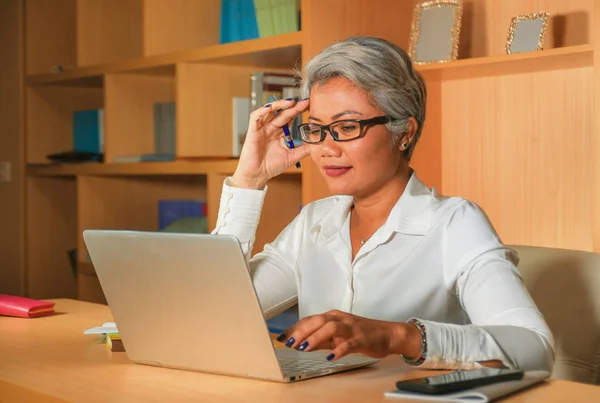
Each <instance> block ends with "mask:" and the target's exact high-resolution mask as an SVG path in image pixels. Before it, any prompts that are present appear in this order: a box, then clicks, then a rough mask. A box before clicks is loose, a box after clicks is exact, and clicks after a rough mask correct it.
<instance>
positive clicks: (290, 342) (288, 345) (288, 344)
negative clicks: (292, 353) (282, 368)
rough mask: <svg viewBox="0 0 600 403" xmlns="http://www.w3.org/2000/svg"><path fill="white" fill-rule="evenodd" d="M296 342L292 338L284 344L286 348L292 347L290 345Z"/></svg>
mask: <svg viewBox="0 0 600 403" xmlns="http://www.w3.org/2000/svg"><path fill="white" fill-rule="evenodd" d="M295 342H296V339H294V338H293V337H290V338H289V339H288V341H287V343H285V346H286V347H292V344H294V343H295Z"/></svg>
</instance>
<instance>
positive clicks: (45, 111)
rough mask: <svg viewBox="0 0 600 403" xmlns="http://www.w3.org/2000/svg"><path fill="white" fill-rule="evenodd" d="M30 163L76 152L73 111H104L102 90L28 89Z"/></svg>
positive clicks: (28, 150)
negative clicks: (74, 147) (49, 155)
mask: <svg viewBox="0 0 600 403" xmlns="http://www.w3.org/2000/svg"><path fill="white" fill-rule="evenodd" d="M26 94H27V99H26V104H27V115H26V123H27V126H26V133H27V134H26V135H27V137H26V138H27V142H26V144H27V146H26V147H27V157H26V158H27V162H28V163H38V164H39V163H47V162H49V161H48V158H47V155H48V154H52V153H58V152H65V151H72V150H73V112H74V111H77V110H88V109H99V108H103V104H104V94H103V89H102V88H83V87H46V86H42V87H29V88H27V90H26Z"/></svg>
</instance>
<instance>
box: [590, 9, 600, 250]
mask: <svg viewBox="0 0 600 403" xmlns="http://www.w3.org/2000/svg"><path fill="white" fill-rule="evenodd" d="M592 43H593V44H594V67H593V84H592V91H593V94H594V98H593V99H594V104H593V109H592V116H593V117H594V119H593V128H592V130H593V131H592V144H591V147H592V150H593V151H592V153H593V155H594V159H593V162H592V163H593V184H594V186H593V190H592V193H593V196H592V197H593V199H592V201H593V206H594V211H593V215H592V216H591V220H592V223H593V224H592V225H593V237H594V246H593V251H594V252H596V253H600V186H598V184H600V96H599V95H598V94H600V6H598V4H596V7H594V13H593V40H592Z"/></svg>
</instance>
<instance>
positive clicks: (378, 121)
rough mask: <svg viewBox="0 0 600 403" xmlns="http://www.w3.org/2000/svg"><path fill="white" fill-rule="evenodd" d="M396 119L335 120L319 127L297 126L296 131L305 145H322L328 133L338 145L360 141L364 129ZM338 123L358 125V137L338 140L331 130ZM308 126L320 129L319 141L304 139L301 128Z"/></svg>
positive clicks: (379, 117) (311, 124) (307, 124)
mask: <svg viewBox="0 0 600 403" xmlns="http://www.w3.org/2000/svg"><path fill="white" fill-rule="evenodd" d="M395 120H396V119H392V118H390V117H389V116H376V117H374V118H370V119H342V120H336V121H335V122H331V123H330V124H328V125H320V124H318V123H303V124H301V125H298V131H299V133H300V138H301V140H302V141H303V142H304V143H306V144H319V143H322V142H323V141H325V139H326V138H327V132H329V134H330V135H331V138H332V139H333V141H337V142H340V143H343V142H346V141H353V140H357V139H360V138H362V137H364V136H365V132H366V131H365V128H366V127H368V126H374V125H384V124H387V123H390V122H393V121H395ZM340 122H353V123H358V124H359V126H360V129H359V130H360V133H359V135H358V136H356V137H352V138H351V139H346V140H340V138H339V137H338V134H337V133H336V132H335V131H333V130H331V126H333V125H336V124H338V123H340ZM308 126H317V127H318V128H319V129H321V138H320V139H319V141H308V140H306V139H305V138H304V134H303V130H302V128H303V127H308Z"/></svg>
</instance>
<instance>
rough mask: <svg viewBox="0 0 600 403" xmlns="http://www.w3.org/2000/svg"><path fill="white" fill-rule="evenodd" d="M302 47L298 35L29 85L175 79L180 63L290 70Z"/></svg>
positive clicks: (32, 78) (37, 77) (42, 77)
mask: <svg viewBox="0 0 600 403" xmlns="http://www.w3.org/2000/svg"><path fill="white" fill-rule="evenodd" d="M301 44H302V32H301V31H298V32H292V33H289V34H283V35H276V36H270V37H266V38H259V39H251V40H246V41H240V42H234V43H227V44H222V45H213V46H206V47H202V48H198V49H193V50H186V51H180V52H175V53H170V54H166V55H156V56H148V57H140V58H134V59H129V60H124V61H119V62H114V63H106V64H100V65H96V66H90V67H82V68H77V69H73V70H66V71H62V72H60V73H55V74H34V75H29V76H28V77H27V84H30V85H36V84H37V85H40V84H64V85H82V86H101V85H102V76H103V75H104V74H108V73H133V72H135V73H143V74H150V75H173V74H174V72H175V65H176V64H177V63H194V62H198V63H200V62H203V63H226V64H228V65H246V66H257V67H273V68H290V67H292V66H294V65H295V64H296V63H298V61H299V59H300V52H301Z"/></svg>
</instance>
